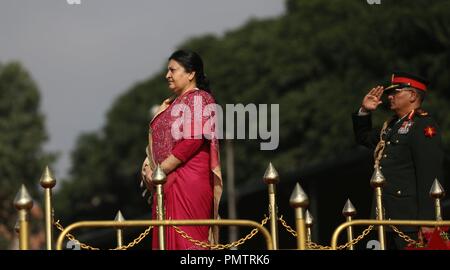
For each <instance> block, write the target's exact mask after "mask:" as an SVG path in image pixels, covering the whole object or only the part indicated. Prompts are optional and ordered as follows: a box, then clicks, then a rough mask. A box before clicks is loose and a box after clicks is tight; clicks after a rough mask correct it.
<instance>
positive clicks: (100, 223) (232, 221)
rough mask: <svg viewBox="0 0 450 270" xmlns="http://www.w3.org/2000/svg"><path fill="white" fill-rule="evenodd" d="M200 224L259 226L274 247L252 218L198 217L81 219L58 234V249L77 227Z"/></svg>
mask: <svg viewBox="0 0 450 270" xmlns="http://www.w3.org/2000/svg"><path fill="white" fill-rule="evenodd" d="M173 225H183V226H198V225H209V226H211V225H218V226H247V227H254V228H257V229H258V230H259V231H260V232H261V233H262V235H263V237H264V239H265V240H266V246H267V249H268V250H272V249H273V243H272V238H271V235H270V233H269V231H268V230H267V229H266V228H264V227H263V226H262V225H261V224H259V223H257V222H255V221H252V220H238V219H220V220H216V219H197V220H129V221H109V220H108V221H106V220H99V221H80V222H75V223H72V224H71V225H69V226H67V227H66V228H65V229H64V230H63V231H62V232H61V233H60V235H59V236H58V240H57V242H56V249H57V250H62V244H63V241H64V238H65V236H66V235H67V234H68V233H69V232H71V231H72V230H74V229H77V228H92V227H101V228H104V227H146V226H173Z"/></svg>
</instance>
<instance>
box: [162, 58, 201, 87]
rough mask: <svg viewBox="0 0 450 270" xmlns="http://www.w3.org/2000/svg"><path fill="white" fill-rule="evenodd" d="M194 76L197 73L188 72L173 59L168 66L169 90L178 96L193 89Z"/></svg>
mask: <svg viewBox="0 0 450 270" xmlns="http://www.w3.org/2000/svg"><path fill="white" fill-rule="evenodd" d="M194 75H195V72H190V73H188V72H186V70H185V69H184V67H183V66H182V65H180V64H179V63H178V62H177V61H175V60H173V59H171V60H170V61H169V64H168V65H167V74H166V80H167V82H168V83H169V89H170V90H172V91H174V92H175V93H176V94H181V93H183V91H184V90H187V89H188V88H190V87H192V83H193V79H194Z"/></svg>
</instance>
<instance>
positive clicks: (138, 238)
mask: <svg viewBox="0 0 450 270" xmlns="http://www.w3.org/2000/svg"><path fill="white" fill-rule="evenodd" d="M54 225H55V227H56V228H57V229H58V230H60V231H61V232H62V231H64V227H63V226H62V225H61V224H60V223H59V220H57V221H56V222H55V223H54ZM152 228H153V226H149V227H148V228H147V229H145V231H144V232H142V233H141V234H139V236H138V237H136V238H135V239H134V240H133V241H131V242H130V243H128V244H127V245H125V246H120V247H116V248H110V249H109V250H127V249H129V248H131V247H134V246H135V245H137V244H139V243H140V242H141V241H142V240H143V239H144V238H145V237H146V236H147V235H148V234H149V233H150V230H151V229H152ZM66 237H67V238H68V239H69V240H70V241H74V242H77V243H79V245H80V248H82V249H87V250H100V249H99V248H96V247H93V246H90V245H88V244H85V243H82V242H80V241H78V240H77V239H76V238H75V236H74V235H73V234H70V233H68V234H66Z"/></svg>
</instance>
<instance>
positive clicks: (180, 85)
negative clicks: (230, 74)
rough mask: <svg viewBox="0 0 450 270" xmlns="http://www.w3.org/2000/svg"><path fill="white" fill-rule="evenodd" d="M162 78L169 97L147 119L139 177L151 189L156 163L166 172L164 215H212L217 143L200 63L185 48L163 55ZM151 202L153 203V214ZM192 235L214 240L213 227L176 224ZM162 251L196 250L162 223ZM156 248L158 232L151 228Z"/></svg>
mask: <svg viewBox="0 0 450 270" xmlns="http://www.w3.org/2000/svg"><path fill="white" fill-rule="evenodd" d="M166 79H167V81H168V84H169V88H170V90H172V91H173V92H174V94H175V95H174V96H173V97H171V98H169V99H166V100H165V101H164V102H163V104H162V105H161V106H160V108H159V110H158V112H157V113H156V115H155V116H154V117H153V119H152V121H151V122H150V127H149V146H148V148H147V150H148V151H147V158H146V159H145V160H144V164H143V166H142V175H143V178H144V180H145V181H146V183H147V187H148V188H149V189H150V190H152V189H153V185H152V179H151V175H152V172H153V170H154V169H155V167H156V164H160V166H161V168H162V169H163V171H164V172H165V173H166V175H167V182H166V184H165V185H164V207H165V210H166V211H165V218H166V219H212V218H218V207H219V202H220V197H221V194H222V179H221V173H220V161H219V145H218V141H217V137H216V136H215V132H214V130H213V129H214V128H215V126H214V120H215V115H214V109H213V108H214V105H215V100H214V98H213V97H212V95H211V94H210V92H209V85H208V81H207V79H206V77H205V75H204V73H203V61H202V59H201V58H200V56H199V55H198V54H196V53H194V52H190V51H183V50H180V51H176V52H174V53H173V54H172V55H171V56H170V57H169V63H168V71H167V74H166ZM155 206H156V201H154V203H153V211H152V212H153V218H154V219H156V217H155V213H156V211H155ZM180 229H182V230H183V231H185V232H186V233H187V234H188V235H189V236H191V237H192V238H193V239H196V240H200V241H203V242H209V243H216V242H217V237H218V231H217V228H214V229H215V230H213V229H212V228H211V229H210V228H209V227H208V226H180ZM165 240H166V249H168V250H174V249H201V247H200V246H197V245H195V244H193V243H192V242H190V241H188V240H186V239H185V238H183V237H182V236H181V235H180V234H178V233H177V232H176V231H175V230H174V228H173V227H171V226H168V227H166V238H165ZM152 246H153V249H158V247H159V246H158V230H153V245H152Z"/></svg>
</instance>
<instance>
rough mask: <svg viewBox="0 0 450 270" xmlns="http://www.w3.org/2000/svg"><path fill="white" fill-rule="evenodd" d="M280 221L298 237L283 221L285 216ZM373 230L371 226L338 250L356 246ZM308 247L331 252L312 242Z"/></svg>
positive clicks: (328, 248) (328, 247)
mask: <svg viewBox="0 0 450 270" xmlns="http://www.w3.org/2000/svg"><path fill="white" fill-rule="evenodd" d="M278 220H279V221H280V222H281V224H282V225H283V226H284V227H285V228H286V230H287V231H288V232H290V233H291V234H292V235H293V236H294V237H297V232H296V231H295V230H293V229H292V227H291V226H289V225H288V224H287V223H286V221H285V220H284V219H283V215H280V217H279V218H278ZM372 229H373V225H370V226H369V227H368V228H366V229H365V230H364V231H363V232H362V233H361V234H360V235H359V236H358V237H356V238H354V239H352V240H351V241H350V242H347V243H345V244H343V245H340V246H338V247H337V249H345V248H348V247H349V246H350V245H356V244H357V243H358V242H359V241H361V240H362V239H363V238H364V237H366V236H367V235H368V234H369V232H370V231H371V230H372ZM306 246H307V247H308V249H320V250H330V249H331V247H330V246H322V245H319V244H316V243H314V242H312V241H307V242H306Z"/></svg>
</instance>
